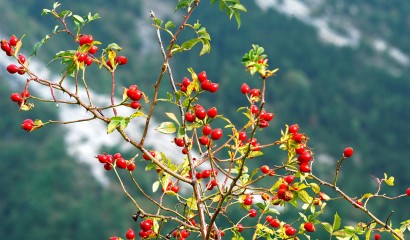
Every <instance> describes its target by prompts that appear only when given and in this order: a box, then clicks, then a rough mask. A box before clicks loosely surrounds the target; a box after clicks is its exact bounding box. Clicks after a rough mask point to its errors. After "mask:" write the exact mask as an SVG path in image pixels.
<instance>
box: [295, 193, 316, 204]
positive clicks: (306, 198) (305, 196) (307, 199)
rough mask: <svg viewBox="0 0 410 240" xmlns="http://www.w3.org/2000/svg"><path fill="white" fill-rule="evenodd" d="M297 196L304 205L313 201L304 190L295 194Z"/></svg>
mask: <svg viewBox="0 0 410 240" xmlns="http://www.w3.org/2000/svg"><path fill="white" fill-rule="evenodd" d="M297 193H298V195H299V198H300V199H301V200H302V201H303V202H305V203H311V202H312V201H313V198H312V197H311V196H309V193H307V192H306V191H305V190H301V191H298V192H297Z"/></svg>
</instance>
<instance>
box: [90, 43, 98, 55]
mask: <svg viewBox="0 0 410 240" xmlns="http://www.w3.org/2000/svg"><path fill="white" fill-rule="evenodd" d="M97 51H98V47H97V46H95V45H92V46H91V47H90V49H88V53H89V54H95V53H96V52H97Z"/></svg>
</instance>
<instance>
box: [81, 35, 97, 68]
mask: <svg viewBox="0 0 410 240" xmlns="http://www.w3.org/2000/svg"><path fill="white" fill-rule="evenodd" d="M78 43H79V44H80V46H84V45H86V46H87V47H86V48H80V51H78V52H76V54H75V57H76V59H77V61H78V62H79V63H82V62H83V63H84V64H85V65H87V66H90V65H91V64H93V58H92V57H91V55H94V54H95V53H96V52H97V51H98V47H97V46H95V45H94V38H93V36H92V35H85V34H84V35H81V36H80V37H79V39H78ZM89 54H91V55H89Z"/></svg>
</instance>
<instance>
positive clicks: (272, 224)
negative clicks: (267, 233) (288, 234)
mask: <svg viewBox="0 0 410 240" xmlns="http://www.w3.org/2000/svg"><path fill="white" fill-rule="evenodd" d="M269 225H270V226H271V227H273V228H278V227H279V226H280V221H279V220H278V219H277V218H275V219H273V220H272V221H271V222H270V223H269Z"/></svg>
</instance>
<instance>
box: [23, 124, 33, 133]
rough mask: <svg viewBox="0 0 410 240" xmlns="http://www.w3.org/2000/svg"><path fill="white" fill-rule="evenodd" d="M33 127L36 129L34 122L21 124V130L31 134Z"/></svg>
mask: <svg viewBox="0 0 410 240" xmlns="http://www.w3.org/2000/svg"><path fill="white" fill-rule="evenodd" d="M33 127H34V123H33V122H23V123H22V124H21V128H22V129H24V130H26V131H27V132H30V131H31V130H33Z"/></svg>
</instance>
